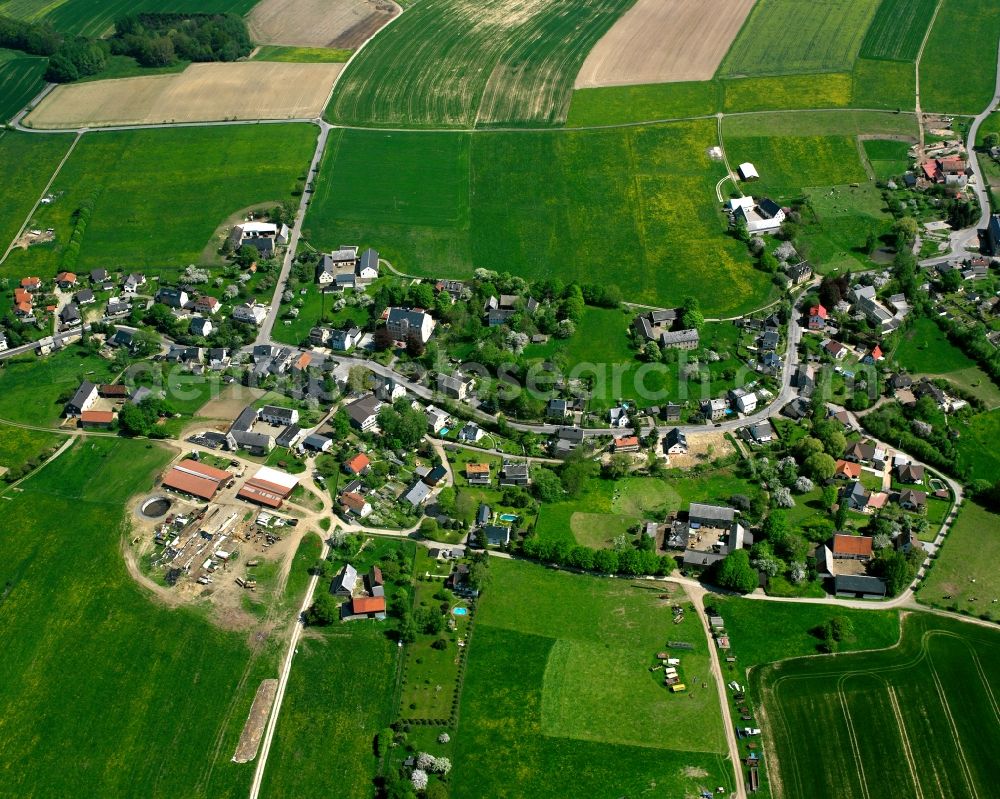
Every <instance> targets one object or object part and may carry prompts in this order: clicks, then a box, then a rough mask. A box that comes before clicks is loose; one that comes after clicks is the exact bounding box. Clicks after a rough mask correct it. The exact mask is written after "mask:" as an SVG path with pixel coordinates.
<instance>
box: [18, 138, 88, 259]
mask: <svg viewBox="0 0 1000 799" xmlns="http://www.w3.org/2000/svg"><path fill="white" fill-rule="evenodd" d="M85 132H86V131H85V130H80V131H78V132H77V134H76V136H75V137H74V139H73V142H72V144H70V146H69V149H68V150H67V151H66V154H65V155H64V156H63V157H62V160H61V161H60V162H59V164H58V165H57V166H56V168H55V171H54V172H53V173H52V177H50V178H49V182H48V183H46V184H45V188H44V189H42V193H41V194H40V195H39V197H38V199H37V200H35V204H34V205H33V206H31V210H30V211H28V215H27V217H25V219H24V224H23V225H21V227H20V228H19V229H18V231H17V233H16V234H15V235H14V238H13V239H12V240H11V242H10V244H8V245H7V249H6V250H4V253H3V257H0V266H2V265H3V263H4V261H6V260H7V257H8V256H9V255H10V254H11V252H13V251H14V245H15V244H16V243H17V240H18V239H20V238H21V236H23V235H24V231H25V230H26V229H27V228H28V225H30V224H31V218H32V217H33V216H34V215H35V211H37V210H38V206H40V205H41V204H42V200H44V199H45V197H46V195H47V194H48V193H49V189H51V188H52V184H53V183H55V182H56V178H57V177H59V173H60V172H62V168H63V167H64V166H65V165H66V162H67V161H68V160H69V157H70V156H71V155H72V154H73V151H74V150H75V149H76V145H77V144H78V143H79V141H80V139H82V138H83V134H84V133H85Z"/></svg>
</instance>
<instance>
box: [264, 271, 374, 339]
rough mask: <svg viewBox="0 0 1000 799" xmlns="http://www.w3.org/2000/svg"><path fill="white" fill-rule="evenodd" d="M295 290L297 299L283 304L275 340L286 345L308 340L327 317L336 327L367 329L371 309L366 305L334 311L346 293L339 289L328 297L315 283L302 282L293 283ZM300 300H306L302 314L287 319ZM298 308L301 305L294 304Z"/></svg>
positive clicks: (274, 332) (302, 307) (300, 311)
mask: <svg viewBox="0 0 1000 799" xmlns="http://www.w3.org/2000/svg"><path fill="white" fill-rule="evenodd" d="M301 289H305V290H306V294H305V296H302V295H301V294H300V293H299V292H300V290H301ZM293 291H294V292H295V300H293V301H292V303H289V304H285V303H282V306H283V307H282V309H281V313H280V314H279V316H278V321H277V323H275V325H274V330H273V332H272V337H273V338H274V340H275V341H281V342H283V343H285V344H303V343H305V342H306V341H307V340H308V338H309V331H310V330H312V329H313V328H314V327H315V326H316V325H318V324H319V323H320V320H321V319H322V318H324V316H325V318H326V319H327V320H328V321H327V322H326V324H329V325H330V326H331V327H335V328H341V327H344V326H349V325H357V326H358V327H360V328H362V329H363V328H364V327H365V325H367V324H368V311H366V310H365V309H364V308H358V307H357V306H345V307H344V308H343V310H340V311H336V312H334V311H332V310H331V308H332V307H333V304H334V303H335V302H336V301H337V300H338V299H339V298H340V297H341V296H343V295H342V294H341V292H339V291H338V292H336V293H334V292H329V293H328V294H327V295H326V297H324V296H323V294H322V292H320V291H319V287H318V286H317V285H316V284H315V283H307V284H302V283H297V282H293ZM298 300H302V306H301V307H299V315H298V316H297V317H296V318H294V319H289V318H287V312H288V311H289V310H290V309H291V308H292V307H293V305H294V304H295V303H296V302H298ZM294 307H298V306H297V305H294Z"/></svg>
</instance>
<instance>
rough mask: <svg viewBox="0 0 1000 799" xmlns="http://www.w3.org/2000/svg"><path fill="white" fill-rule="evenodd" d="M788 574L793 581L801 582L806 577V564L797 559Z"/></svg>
mask: <svg viewBox="0 0 1000 799" xmlns="http://www.w3.org/2000/svg"><path fill="white" fill-rule="evenodd" d="M788 576H789V578H790V579H791V581H792V582H793V583H801V582H802V581H803V580H804V579H806V564H804V563H799V562H798V561H796V562H795V563H793V564H792V566H791V568H790V569H789V570H788Z"/></svg>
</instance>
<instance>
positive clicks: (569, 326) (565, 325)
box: [555, 319, 576, 338]
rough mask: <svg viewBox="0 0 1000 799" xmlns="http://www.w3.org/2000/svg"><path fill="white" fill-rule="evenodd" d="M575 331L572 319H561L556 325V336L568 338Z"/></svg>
mask: <svg viewBox="0 0 1000 799" xmlns="http://www.w3.org/2000/svg"><path fill="white" fill-rule="evenodd" d="M575 332H576V325H575V324H573V320H572V319H563V320H562V321H561V322H560V323H559V324H558V325H556V333H555V335H556V338H569V337H570V336H572V335H573V334H574V333H575Z"/></svg>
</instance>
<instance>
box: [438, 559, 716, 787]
mask: <svg viewBox="0 0 1000 799" xmlns="http://www.w3.org/2000/svg"><path fill="white" fill-rule="evenodd" d="M490 570H491V572H492V583H491V585H490V587H489V589H488V591H487V592H486V593H485V594H484V596H483V598H482V599H481V600H480V603H479V610H478V616H477V619H476V629H475V633H474V635H473V641H472V647H471V650H470V652H469V665H468V669H467V672H466V679H465V688H464V691H463V696H462V704H461V717H460V723H459V729H458V732H457V734H455V735H454V736H453V739H454V741H455V769H454V772H453V774H452V779H451V783H452V786H453V787H452V796H453V797H456V799H464V797H473V796H475V797H479V796H502V795H507V796H532V797H550V796H551V797H557V796H558V797H561V796H565V795H566V784H565V782H564V781H562V780H557V779H553V775H555V774H572V775H573V783H574V788H573V793H574V794H579V795H581V796H595V797H609V798H610V797H617V796H622V795H630V796H631V795H640V794H641V793H642V792H643V791H645V790H648V787H649V786H650V785H651V784H652V783H654V782H655V784H656V786H657V789H658V790H663V791H666V792H667V793H668V794H669V795H684V794H694V793H696V789H697V788H698V787H704V786H711V788H712V789H714V787H715V786H716V785H724V786H730V785H731V781H732V777H731V774H730V773H729V772H728V771H727V765H726V762H725V760H724V759H723V757H722V754H721V753H722V752H723V751H724V744H723V737H722V728H721V727H720V725H719V715H718V714H719V707H718V695H717V693H716V691H715V687H714V685H712V683H711V682H709V683H708V684H709V687H708V688H707V689H705V688H702V687H701V682H700V681H699V682H697V683H696V682H695V680H694V678H695V677H699V678H700V679H707V677H708V674H709V671H708V662H709V661H708V652H707V642H706V641H705V638H704V633H703V631H702V628H701V623H700V622H699V620H698V619H697V618H696V616H695V614H694V612H693V611H689V613H688V614H687V615H686V618H685V621H684V623H683V624H681V625H674V624H672V623H671V621H670V617H671V614H670V607H669V605H670V603H669V602H664V601H661V600H659V599H657V596H658V594H659V593H660V592H661V590H662V589H661V588H655V589H652V590H650V589H649V588H647V587H632V585H631V584H630V583H629V581H627V580H607V579H598V578H592V577H585V576H579V575H573V574H568V573H565V572H557V571H553V570H551V569H546V568H544V567H542V566H539V565H536V564H531V563H525V562H520V561H500V560H493V561H491V564H490ZM678 598H679V599H683V596H682V595H680V594H678ZM668 639H670V640H680V641H690V642H691V643H693V644H694V649H693V650H690V651H686V650H685V651H681V650H678V652H680V657H681V665H680V667H679V668H680V672H681V674H682V675H683V677H684V678H685V679H686V680H688V683H689V686H690V687H689V690H688V693H687V694H679V695H674V694H670V693H669V692H668V691H667V689H666V688H665V687H664V686H663V684H662V679H663V678H662V675H661V674H659V673H658V672H650V671H649V667H650V665H651V664H652V663H653V662H654V655H655V654H656V652H658V651H660V650H661V649H663V647H664V644H665V643H666V641H667V640H668ZM698 770H703V771H698ZM688 775H699V776H688Z"/></svg>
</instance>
